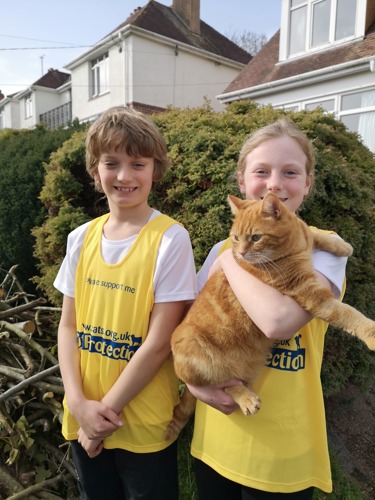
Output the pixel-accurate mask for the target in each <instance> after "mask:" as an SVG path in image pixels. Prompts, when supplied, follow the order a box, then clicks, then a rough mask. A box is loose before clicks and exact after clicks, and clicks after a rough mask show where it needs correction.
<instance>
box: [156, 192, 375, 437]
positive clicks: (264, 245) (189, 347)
mask: <svg viewBox="0 0 375 500" xmlns="http://www.w3.org/2000/svg"><path fill="white" fill-rule="evenodd" d="M228 202H229V204H230V206H231V209H232V212H233V214H234V216H235V217H234V221H233V225H232V229H231V232H230V237H231V240H232V242H233V252H234V254H235V257H236V259H237V261H238V263H239V264H240V266H241V267H243V268H244V269H246V270H248V271H249V272H251V273H252V274H253V275H255V276H256V277H258V278H259V279H261V280H263V281H264V282H266V283H267V284H269V285H272V286H273V287H275V288H277V289H278V290H279V291H281V292H282V293H283V294H285V295H288V296H290V297H292V298H293V299H294V300H295V301H296V302H297V303H298V304H299V305H300V306H301V307H303V308H304V309H305V310H307V311H309V312H310V313H311V314H312V315H313V316H316V317H318V318H321V319H323V320H324V321H327V322H328V323H330V324H331V325H333V326H336V327H338V328H341V329H342V330H345V331H346V332H348V333H350V334H352V335H355V336H357V337H358V338H359V339H361V340H362V341H363V342H365V343H366V344H367V346H368V347H369V349H372V350H375V322H374V321H372V320H370V319H368V318H366V317H365V316H364V315H363V314H361V313H360V312H359V311H357V310H356V309H354V308H353V307H351V306H349V305H347V304H343V303H341V302H340V301H339V300H337V299H335V298H334V296H333V293H332V292H331V291H330V290H329V289H327V288H325V287H323V286H322V285H320V284H318V282H317V281H316V278H315V271H314V269H313V265H312V258H311V256H312V249H313V247H315V248H318V249H321V250H325V251H328V252H331V253H333V254H335V255H338V256H349V255H351V254H352V247H351V245H349V244H348V243H346V242H345V241H344V240H342V239H341V238H336V237H332V235H329V234H326V233H320V232H317V231H312V230H310V228H309V227H308V226H307V225H306V224H305V223H304V222H303V221H302V220H301V219H300V218H299V217H297V216H296V215H295V214H294V213H292V212H290V211H289V210H288V209H287V208H286V207H285V206H284V205H283V204H282V203H281V202H280V200H279V199H278V198H277V196H275V195H274V194H268V195H267V196H266V197H265V198H264V200H261V201H246V200H240V199H239V198H236V197H234V196H231V195H229V196H228ZM273 342H274V341H273V340H271V339H269V338H268V337H266V336H265V335H264V334H263V333H262V332H261V331H260V330H259V328H258V327H257V326H256V325H255V324H254V323H253V322H252V320H251V319H250V318H249V316H248V315H247V314H246V312H245V311H244V309H243V308H242V306H241V305H240V303H239V302H238V300H237V298H236V296H235V295H234V293H233V291H232V289H231V288H230V286H229V284H228V281H227V279H226V277H225V274H224V272H223V271H218V272H216V273H214V274H213V275H212V276H211V278H210V279H209V280H208V281H207V283H206V285H205V286H204V288H203V289H202V291H201V293H200V294H199V296H198V298H197V299H196V301H195V302H194V304H193V305H192V307H191V308H190V310H189V312H188V313H187V315H186V317H185V319H184V320H183V321H182V323H181V324H180V325H179V326H178V327H177V328H176V329H175V331H174V332H173V335H172V353H173V358H174V366H175V371H176V374H177V376H178V377H179V378H180V379H181V380H182V381H184V382H186V383H188V384H192V385H197V386H199V385H210V384H220V383H223V382H225V381H227V380H229V379H232V378H236V379H239V380H242V381H243V385H238V386H234V387H228V388H226V389H225V390H226V392H227V393H228V394H230V395H231V396H232V398H233V400H234V401H235V402H236V403H238V405H239V406H240V408H241V410H242V411H243V413H244V414H245V415H251V414H255V413H256V412H257V411H258V410H259V409H260V399H259V397H258V395H257V394H255V393H254V392H253V390H252V385H253V382H254V380H255V378H256V376H257V375H258V373H259V371H260V370H261V368H262V367H263V365H264V364H265V358H266V355H267V353H268V352H269V350H270V349H271V346H272V344H273ZM194 407H195V398H194V396H193V395H192V394H191V393H190V391H189V390H188V389H187V388H185V391H184V394H183V396H182V398H181V401H180V403H179V404H178V405H177V406H176V408H175V410H174V414H173V420H172V421H171V422H170V423H169V425H168V427H167V429H166V433H165V438H166V439H167V440H170V439H174V438H175V437H176V436H177V435H178V434H179V432H180V431H181V429H182V428H183V426H184V425H185V424H186V423H187V421H188V420H189V417H190V415H191V414H192V413H193V411H194Z"/></svg>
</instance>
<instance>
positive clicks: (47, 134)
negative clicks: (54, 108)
mask: <svg viewBox="0 0 375 500" xmlns="http://www.w3.org/2000/svg"><path fill="white" fill-rule="evenodd" d="M71 134H72V129H66V130H62V129H59V130H54V131H47V130H46V129H45V128H44V127H42V126H38V127H37V128H36V129H33V130H9V129H7V130H2V131H0V193H1V196H0V242H1V244H0V266H1V267H3V268H5V269H9V268H10V267H12V266H13V265H15V264H18V265H19V269H18V271H17V276H18V277H19V278H20V279H21V280H22V281H24V282H25V287H26V289H27V288H29V291H30V290H31V289H32V287H30V281H28V279H29V278H30V277H31V276H33V275H34V274H35V273H36V272H37V270H36V259H35V258H33V251H32V249H33V245H34V238H33V237H32V234H31V230H32V228H34V227H35V226H37V225H40V224H42V223H43V220H44V218H45V215H46V212H45V208H44V206H43V204H42V203H41V201H40V199H39V194H40V190H41V189H42V186H43V182H44V170H43V163H44V162H46V161H48V159H49V155H50V154H51V152H52V151H55V150H56V149H57V148H59V147H60V146H61V144H63V142H64V141H66V140H67V139H68V138H69V137H70V135H71Z"/></svg>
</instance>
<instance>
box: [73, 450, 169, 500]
mask: <svg viewBox="0 0 375 500" xmlns="http://www.w3.org/2000/svg"><path fill="white" fill-rule="evenodd" d="M71 444H72V451H73V460H74V465H75V467H76V470H77V475H78V481H79V489H80V493H81V498H82V499H84V500H103V499H105V498H108V499H110V500H134V499H136V498H142V499H144V500H178V470H177V443H176V442H175V443H173V444H172V445H171V446H169V447H168V448H166V449H165V450H162V451H157V452H154V453H132V452H130V451H126V450H120V449H114V450H106V449H103V450H102V452H101V453H100V454H99V455H98V456H97V457H95V458H90V457H89V456H88V455H87V453H86V451H85V450H84V449H83V448H82V446H81V445H80V444H79V443H78V441H71Z"/></svg>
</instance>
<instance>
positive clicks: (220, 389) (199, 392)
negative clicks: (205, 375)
mask: <svg viewBox="0 0 375 500" xmlns="http://www.w3.org/2000/svg"><path fill="white" fill-rule="evenodd" d="M236 385H242V382H241V381H240V380H237V379H231V380H228V381H227V382H225V383H223V384H218V385H205V386H197V385H190V384H187V387H188V389H189V391H190V392H191V393H192V394H193V396H195V397H196V398H197V399H199V400H200V401H203V403H206V404H208V405H209V406H212V408H215V409H216V410H219V411H221V412H222V413H224V414H225V415H230V414H231V413H233V412H234V411H235V410H237V408H239V406H238V404H237V403H235V402H234V401H233V399H232V397H231V396H229V394H227V393H226V392H225V388H226V387H234V386H236Z"/></svg>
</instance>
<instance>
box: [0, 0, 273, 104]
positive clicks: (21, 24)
mask: <svg viewBox="0 0 375 500" xmlns="http://www.w3.org/2000/svg"><path fill="white" fill-rule="evenodd" d="M158 1H159V3H162V4H164V5H167V6H171V5H172V0H158ZM281 2H282V0H230V1H228V0H200V17H201V19H202V20H203V21H205V22H206V23H207V24H209V25H210V26H212V27H213V28H215V29H216V30H217V31H219V32H220V33H222V34H223V35H225V36H228V37H230V35H233V34H237V35H241V34H243V33H244V32H248V31H250V32H253V33H257V34H265V35H266V36H267V38H270V37H271V36H272V35H273V34H274V33H275V32H276V31H277V30H278V29H279V27H280V18H281ZM146 3H147V0H105V1H102V2H99V1H98V2H96V1H95V0H94V1H93V0H62V1H60V2H58V1H57V0H32V1H30V0H12V2H5V1H2V2H1V10H0V12H1V21H2V22H1V23H0V91H1V92H2V93H3V94H4V95H5V96H8V95H10V94H13V93H15V92H18V91H20V90H22V89H24V88H27V87H28V86H30V85H31V84H32V83H34V82H35V81H36V80H38V79H39V78H40V77H41V76H42V75H43V74H45V73H46V72H47V71H48V69H49V68H54V69H58V70H60V71H67V70H66V69H65V68H64V66H65V65H66V64H68V63H69V62H71V61H72V60H73V59H75V58H76V57H78V56H79V55H80V54H82V53H83V52H86V51H87V50H88V49H89V48H90V46H92V45H94V44H95V43H96V42H98V41H99V40H101V39H102V38H103V37H105V36H106V35H107V34H108V33H110V32H111V31H112V30H113V29H115V28H117V26H119V25H120V24H121V23H123V22H124V21H125V19H126V18H127V17H128V16H129V15H130V14H131V13H132V12H133V11H134V9H136V8H137V7H143V6H144V5H146Z"/></svg>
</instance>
